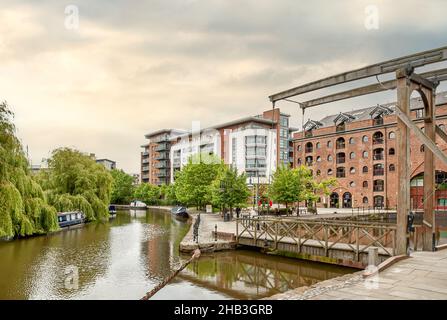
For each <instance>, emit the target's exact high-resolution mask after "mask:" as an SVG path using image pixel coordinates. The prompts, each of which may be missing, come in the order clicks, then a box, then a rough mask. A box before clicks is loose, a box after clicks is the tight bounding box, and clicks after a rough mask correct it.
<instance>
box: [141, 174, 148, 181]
mask: <svg viewBox="0 0 447 320" xmlns="http://www.w3.org/2000/svg"><path fill="white" fill-rule="evenodd" d="M141 179H142V180H149V175H148V174H143V175H142V176H141Z"/></svg>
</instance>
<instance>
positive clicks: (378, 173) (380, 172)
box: [373, 169, 385, 176]
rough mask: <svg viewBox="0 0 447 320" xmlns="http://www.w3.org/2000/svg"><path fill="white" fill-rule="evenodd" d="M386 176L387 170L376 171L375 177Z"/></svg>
mask: <svg viewBox="0 0 447 320" xmlns="http://www.w3.org/2000/svg"><path fill="white" fill-rule="evenodd" d="M384 174H385V169H374V170H373V175H374V176H383V175H384Z"/></svg>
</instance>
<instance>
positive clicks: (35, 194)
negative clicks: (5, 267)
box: [0, 102, 58, 238]
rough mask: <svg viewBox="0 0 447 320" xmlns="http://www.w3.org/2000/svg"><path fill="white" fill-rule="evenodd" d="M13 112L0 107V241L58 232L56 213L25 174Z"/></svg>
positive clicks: (26, 173)
mask: <svg viewBox="0 0 447 320" xmlns="http://www.w3.org/2000/svg"><path fill="white" fill-rule="evenodd" d="M13 116H14V115H13V113H12V112H11V111H10V109H9V107H8V105H7V104H6V102H3V103H1V104H0V238H5V237H6V238H11V237H18V236H28V235H32V234H42V233H46V232H50V231H54V230H56V229H58V223H57V215H56V210H55V208H53V207H52V206H50V205H48V203H47V201H46V199H45V196H44V193H43V190H42V188H41V187H40V185H39V184H38V183H37V182H36V181H35V180H34V179H33V177H32V175H31V174H30V172H29V169H28V167H29V164H28V161H27V159H26V157H25V154H24V152H23V148H22V145H21V144H20V142H19V140H18V139H17V137H16V135H15V133H16V129H15V126H14V124H13V122H12V119H13Z"/></svg>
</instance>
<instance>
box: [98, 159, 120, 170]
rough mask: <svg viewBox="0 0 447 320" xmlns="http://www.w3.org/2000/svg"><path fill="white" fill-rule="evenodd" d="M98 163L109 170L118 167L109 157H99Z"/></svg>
mask: <svg viewBox="0 0 447 320" xmlns="http://www.w3.org/2000/svg"><path fill="white" fill-rule="evenodd" d="M96 163H99V164H101V165H103V166H104V168H106V169H107V170H113V169H116V162H115V161H112V160H109V159H97V160H96Z"/></svg>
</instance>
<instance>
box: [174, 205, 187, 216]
mask: <svg viewBox="0 0 447 320" xmlns="http://www.w3.org/2000/svg"><path fill="white" fill-rule="evenodd" d="M171 213H172V214H173V215H174V216H176V217H178V218H188V217H189V214H188V211H187V210H186V208H185V207H174V208H172V209H171Z"/></svg>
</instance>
